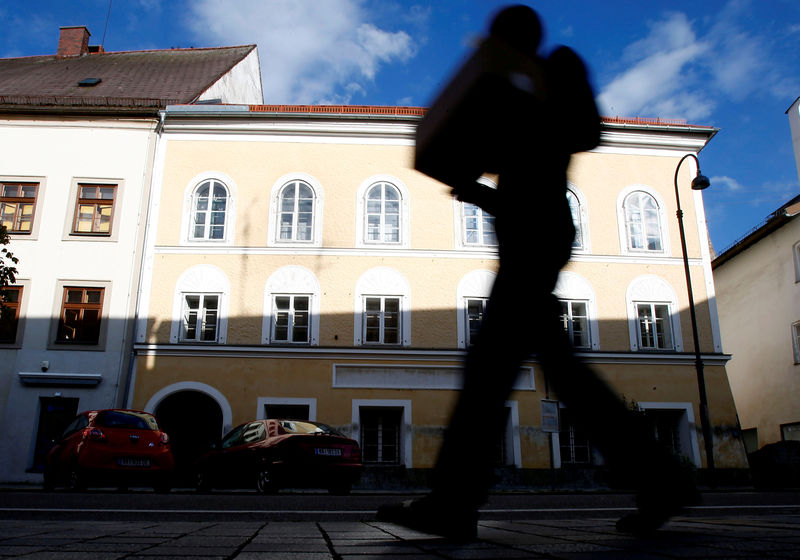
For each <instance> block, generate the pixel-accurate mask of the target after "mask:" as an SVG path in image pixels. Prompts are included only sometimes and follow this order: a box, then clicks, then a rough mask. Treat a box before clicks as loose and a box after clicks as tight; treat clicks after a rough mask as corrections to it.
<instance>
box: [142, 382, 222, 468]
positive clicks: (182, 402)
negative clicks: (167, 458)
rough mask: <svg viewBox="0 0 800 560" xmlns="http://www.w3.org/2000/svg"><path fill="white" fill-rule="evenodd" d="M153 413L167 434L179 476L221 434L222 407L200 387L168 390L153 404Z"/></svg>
mask: <svg viewBox="0 0 800 560" xmlns="http://www.w3.org/2000/svg"><path fill="white" fill-rule="evenodd" d="M155 417H156V419H157V420H158V425H159V427H160V428H161V429H162V430H164V431H165V432H167V435H169V440H170V442H171V443H172V453H173V454H174V456H175V468H176V470H177V474H178V476H179V477H183V476H184V475H189V474H191V469H192V464H193V463H194V461H195V459H197V457H198V456H200V455H201V454H202V453H204V452H205V451H208V449H209V448H210V447H211V445H212V444H216V443H219V440H220V438H221V437H222V410H221V409H220V407H219V405H218V404H217V401H215V400H214V399H212V398H211V397H209V396H208V395H206V394H205V393H201V392H199V391H179V392H177V393H173V394H171V395H170V396H168V397H167V398H165V399H164V400H163V401H161V403H159V405H158V406H157V407H156V410H155Z"/></svg>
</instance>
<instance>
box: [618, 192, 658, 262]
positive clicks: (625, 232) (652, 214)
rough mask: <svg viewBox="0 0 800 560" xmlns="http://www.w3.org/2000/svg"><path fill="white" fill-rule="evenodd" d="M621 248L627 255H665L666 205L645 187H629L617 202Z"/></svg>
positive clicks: (655, 193) (656, 194)
mask: <svg viewBox="0 0 800 560" xmlns="http://www.w3.org/2000/svg"><path fill="white" fill-rule="evenodd" d="M617 216H618V221H619V233H620V247H621V248H622V252H623V254H629V255H659V256H663V255H668V254H669V253H670V249H669V235H668V228H667V223H668V222H667V215H666V204H665V202H664V200H663V199H662V198H661V196H660V195H659V193H658V192H656V191H655V190H654V189H652V188H650V187H648V186H646V185H631V186H629V187H627V188H626V189H624V190H623V191H622V192H621V193H620V194H619V197H618V198H617Z"/></svg>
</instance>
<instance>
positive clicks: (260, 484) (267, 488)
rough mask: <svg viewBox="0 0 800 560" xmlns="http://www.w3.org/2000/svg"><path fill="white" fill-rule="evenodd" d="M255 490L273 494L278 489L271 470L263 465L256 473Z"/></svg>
mask: <svg viewBox="0 0 800 560" xmlns="http://www.w3.org/2000/svg"><path fill="white" fill-rule="evenodd" d="M256 490H258V491H259V492H260V493H261V494H274V493H275V492H277V491H278V486H277V484H275V477H274V476H272V471H270V470H269V468H267V467H263V468H261V469H259V470H258V473H257V474H256Z"/></svg>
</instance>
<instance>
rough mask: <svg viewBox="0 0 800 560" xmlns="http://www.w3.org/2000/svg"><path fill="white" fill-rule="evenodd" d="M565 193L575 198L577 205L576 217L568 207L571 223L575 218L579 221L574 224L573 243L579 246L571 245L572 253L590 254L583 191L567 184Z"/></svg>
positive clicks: (587, 216)
mask: <svg viewBox="0 0 800 560" xmlns="http://www.w3.org/2000/svg"><path fill="white" fill-rule="evenodd" d="M567 191H568V192H569V193H570V194H572V196H574V197H575V201H576V203H577V205H578V208H577V210H578V215H577V216H576V215H575V214H574V213H573V212H572V207H571V206H570V213H571V214H572V219H573V222H574V221H575V218H577V219H578V220H579V222H578V223H577V224H575V230H576V233H575V239H576V241H575V243H578V244H579V246H577V245H574V244H573V246H572V252H573V253H577V254H586V253H591V250H592V249H591V245H590V243H589V209H588V206H587V202H586V196H585V195H584V194H583V191H581V190H580V189H579V188H578V187H577V186H575V185H574V184H573V183H569V182H568V183H567ZM568 198H569V197H568Z"/></svg>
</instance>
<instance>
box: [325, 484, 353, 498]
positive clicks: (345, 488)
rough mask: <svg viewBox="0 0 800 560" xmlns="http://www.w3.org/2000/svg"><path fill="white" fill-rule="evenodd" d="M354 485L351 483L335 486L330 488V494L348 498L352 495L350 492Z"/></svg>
mask: <svg viewBox="0 0 800 560" xmlns="http://www.w3.org/2000/svg"><path fill="white" fill-rule="evenodd" d="M352 487H353V485H352V484H349V483H346V482H344V483H341V484H334V485H333V486H331V487H330V488H328V493H329V494H332V495H333V496H347V495H348V494H350V490H351V489H352Z"/></svg>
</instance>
